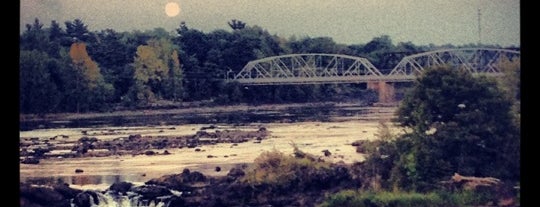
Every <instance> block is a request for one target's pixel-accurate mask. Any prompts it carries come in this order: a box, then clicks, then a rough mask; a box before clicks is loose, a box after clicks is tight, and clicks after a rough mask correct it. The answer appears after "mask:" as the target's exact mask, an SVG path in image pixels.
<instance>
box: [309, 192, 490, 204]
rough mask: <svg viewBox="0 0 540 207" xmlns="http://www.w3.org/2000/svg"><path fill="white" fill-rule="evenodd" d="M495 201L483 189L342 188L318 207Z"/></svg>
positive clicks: (487, 202)
mask: <svg viewBox="0 0 540 207" xmlns="http://www.w3.org/2000/svg"><path fill="white" fill-rule="evenodd" d="M497 202H498V200H497V198H496V197H495V194H494V193H492V192H486V191H474V190H461V191H455V192H451V191H445V190H438V191H433V192H430V193H418V192H403V191H380V192H373V191H357V190H342V191H340V192H337V193H334V194H330V195H328V196H327V197H326V199H325V201H324V202H323V203H322V204H321V205H320V206H321V207H332V206H336V207H337V206H339V207H349V206H350V207H362V206H366V207H367V206H369V207H377V206H381V207H387V206H396V207H404V206H411V207H413V206H414V207H416V206H429V207H431V206H444V207H447V206H485V205H487V204H489V203H491V204H496V203H497Z"/></svg>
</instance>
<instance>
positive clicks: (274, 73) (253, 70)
mask: <svg viewBox="0 0 540 207" xmlns="http://www.w3.org/2000/svg"><path fill="white" fill-rule="evenodd" d="M519 57H520V52H519V51H514V50H508V49H493V48H465V49H443V50H435V51H429V52H424V53H419V54H414V55H410V56H406V57H404V58H403V59H402V60H401V61H400V62H399V63H398V64H397V65H396V66H395V67H394V68H393V69H392V70H391V71H390V72H389V73H388V74H383V73H381V72H380V70H379V69H377V68H376V67H375V66H374V65H373V64H371V62H370V61H369V60H368V59H366V58H363V57H355V56H349V55H340V54H319V53H316V54H289V55H281V56H273V57H267V58H262V59H258V60H254V61H251V62H248V63H247V64H246V66H244V68H243V69H242V70H241V71H240V72H239V73H238V74H236V75H235V76H234V78H231V79H229V77H227V81H237V82H239V83H241V84H244V85H287V84H325V83H365V82H372V81H383V82H408V81H413V80H414V79H415V78H416V76H417V75H419V74H421V73H422V72H423V71H424V70H425V69H426V68H430V67H434V66H443V65H448V66H450V67H452V68H461V69H465V70H467V71H469V72H471V73H473V74H475V75H477V74H484V75H494V76H497V75H502V72H501V70H500V69H499V65H500V62H501V61H503V60H504V59H506V60H515V59H516V58H519Z"/></svg>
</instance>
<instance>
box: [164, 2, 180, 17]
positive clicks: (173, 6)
mask: <svg viewBox="0 0 540 207" xmlns="http://www.w3.org/2000/svg"><path fill="white" fill-rule="evenodd" d="M165 13H166V14H167V16H169V17H174V16H176V15H178V14H179V13H180V6H178V4H177V3H174V2H169V3H167V5H165Z"/></svg>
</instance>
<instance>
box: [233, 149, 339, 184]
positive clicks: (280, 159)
mask: <svg viewBox="0 0 540 207" xmlns="http://www.w3.org/2000/svg"><path fill="white" fill-rule="evenodd" d="M310 158H311V157H310V156H306V157H303V158H295V157H293V156H288V155H285V154H283V153H282V152H280V151H277V150H275V149H274V150H273V151H267V152H263V153H262V154H261V155H259V157H257V158H256V159H255V161H254V163H253V165H252V166H251V167H250V169H248V171H247V172H246V176H244V179H243V181H244V182H247V183H248V184H250V185H261V184H268V185H277V186H285V185H290V184H293V183H298V182H299V181H302V180H304V179H312V178H309V177H303V176H302V174H305V173H306V172H307V173H312V174H315V173H316V171H324V170H330V164H329V163H325V162H322V161H316V160H313V159H310Z"/></svg>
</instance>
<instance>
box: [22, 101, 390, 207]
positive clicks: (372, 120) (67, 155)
mask: <svg viewBox="0 0 540 207" xmlns="http://www.w3.org/2000/svg"><path fill="white" fill-rule="evenodd" d="M286 110H287V111H289V112H292V111H294V110H301V109H294V110H293V109H291V108H287V109H286ZM291 110H292V111H291ZM310 110H312V111H313V109H310ZM355 110H357V108H354V107H352V108H351V106H347V107H346V108H345V112H343V111H342V112H340V113H338V114H342V113H347V114H348V115H349V116H335V115H336V114H334V113H333V112H328V111H327V112H324V113H328V114H334V116H332V115H328V116H327V117H321V113H314V114H312V115H313V116H315V117H318V118H315V119H311V118H306V120H298V119H296V118H295V117H296V116H294V115H290V114H289V115H287V113H281V112H279V113H281V115H280V116H279V117H277V120H273V121H270V122H246V123H206V124H205V123H202V124H200V123H195V124H193V123H192V124H190V123H188V124H183V123H179V124H167V123H165V122H161V123H154V122H153V121H151V123H152V124H148V125H139V124H138V125H136V126H133V125H129V126H110V125H105V126H103V125H99V124H98V125H93V124H89V125H83V126H82V127H73V128H70V127H66V126H62V127H61V128H47V127H45V128H40V127H37V128H32V129H31V130H24V131H21V132H20V161H21V164H20V180H21V182H22V183H21V186H22V187H21V196H22V197H21V203H23V202H24V203H25V204H29V205H23V206H32V205H33V204H40V203H41V204H43V203H47V202H52V200H54V203H56V204H58V206H62V205H63V203H65V202H66V200H69V203H70V205H75V203H77V202H78V203H79V204H77V205H75V206H86V204H91V203H92V202H93V205H94V206H95V205H97V206H181V205H172V204H171V203H176V202H178V203H182V202H183V203H185V204H186V205H187V204H189V205H188V206H209V205H210V204H212V203H214V204H215V203H216V202H217V203H219V202H225V201H226V200H231V199H232V200H231V201H233V200H235V197H238V196H239V195H236V194H235V195H232V194H234V193H233V192H231V190H233V189H234V190H235V191H234V192H243V191H245V192H246V193H248V191H249V192H251V194H253V195H254V193H255V192H254V191H253V190H254V189H252V188H253V186H249V185H247V184H245V183H241V182H236V181H235V180H236V178H238V177H242V176H243V174H244V171H245V170H246V168H247V167H248V166H249V165H250V164H251V163H252V162H253V160H254V159H255V158H256V157H257V156H259V155H260V154H261V153H263V152H268V151H272V150H278V151H281V152H283V153H284V154H287V155H291V154H292V153H293V146H296V147H298V148H299V149H301V150H302V151H305V152H306V153H309V154H312V155H314V156H317V157H318V159H319V160H320V161H322V162H326V163H331V164H332V165H333V166H334V167H332V168H331V170H329V171H324V172H316V174H317V173H319V174H317V175H309V176H310V177H313V179H319V178H320V177H319V178H318V177H317V176H323V177H324V175H325V174H327V176H329V175H332V176H331V177H336V179H338V180H339V181H337V180H336V182H338V183H340V182H344V183H349V184H354V183H357V182H356V181H354V180H353V179H356V178H353V177H354V176H352V174H350V173H349V171H350V170H351V169H350V168H351V166H353V165H351V164H353V163H356V162H359V161H362V160H363V159H364V157H363V154H361V153H357V152H356V147H355V146H352V144H353V143H354V142H355V141H357V140H372V139H374V138H375V133H376V130H377V127H378V125H379V123H378V121H379V120H388V119H389V117H391V113H390V112H391V110H390V109H385V110H383V111H384V112H383V113H379V114H377V113H368V114H364V112H365V111H364V112H362V113H360V115H359V114H358V113H355V112H353V111H355ZM362 110H364V109H362ZM370 110H372V109H370ZM380 110H381V109H378V111H379V112H380ZM248 111H249V109H248ZM278 111H279V110H278ZM231 113H232V112H231ZM257 113H259V114H273V113H274V112H271V111H258V112H257ZM298 113H300V112H298ZM355 114H356V115H355ZM283 115H287V116H286V117H282V116H283ZM167 116H172V115H167ZM272 117H274V118H276V117H275V116H272ZM305 117H310V116H305ZM79 118H81V117H79ZM87 118H89V119H92V117H87ZM94 118H95V117H94ZM126 118H129V117H126ZM322 118H324V120H325V121H317V120H318V119H322ZM27 119H28V117H26V119H25V120H27ZM66 120H70V119H65V118H64V119H61V117H54V118H50V117H49V118H48V119H47V118H45V119H43V120H41V121H40V122H43V121H46V122H47V123H52V122H54V123H56V124H58V123H66ZM27 121H28V120H27ZM34 121H35V120H34ZM71 121H72V120H71ZM143 121H144V120H143ZM340 166H341V167H340ZM186 170H187V171H186ZM334 171H335V172H334ZM312 173H314V172H312ZM334 173H337V174H339V176H337V174H336V175H334ZM186 176H187V177H189V178H185V177H186ZM306 176H307V175H306ZM194 177H197V178H194ZM190 179H195V180H196V181H193V180H190ZM321 179H322V178H321ZM332 179H334V178H332ZM179 180H180V181H179ZM306 182H307V183H306V185H312V184H309V182H317V181H314V180H313V181H306ZM233 183H234V184H233ZM180 184H181V186H183V187H179V186H177V185H180ZM340 185H341V184H337V185H334V184H332V185H331V186H333V187H331V186H327V188H322V189H323V190H322V191H316V192H315V191H313V192H312V193H311V194H312V195H310V196H307V197H306V194H304V193H301V194H302V195H300V194H298V196H299V197H296V199H300V200H313V201H309V202H308V203H311V204H313V203H315V202H316V201H317V199H319V200H320V199H321V198H322V197H324V196H323V194H321V193H324V192H326V191H327V190H329V191H331V189H333V188H334V187H335V188H337V187H339V186H340ZM113 186H114V187H113ZM119 186H123V187H121V189H124V190H123V191H122V190H120V193H118V188H119ZM127 186H129V187H127ZM216 186H220V187H216ZM302 186H303V184H302ZM267 187H268V186H267ZM267 187H262V188H261V189H259V190H263V191H264V192H266V191H268V193H270V192H272V193H271V194H268V196H271V197H275V198H276V199H278V200H280V199H281V200H283V199H285V200H288V201H286V202H285V201H277V200H276V201H275V202H278V203H277V204H279V202H285V203H288V202H292V200H291V199H293V198H295V197H287V196H288V195H283V196H279V195H278V194H274V193H276V192H274V190H275V189H274V190H272V189H266V190H264V189H265V188H267ZM231 188H233V189H231ZM125 189H127V190H125ZM298 190H300V191H301V189H298ZM291 192H292V191H291ZM41 193H43V194H47V195H53V197H54V198H51V197H48V196H43V195H41V197H40V194H41ZM148 193H150V194H148ZM231 193H232V194H231ZM259 193H260V192H259ZM259 193H256V194H259ZM187 195H194V196H193V197H192V198H193V199H192V198H191V197H190V198H188V197H189V196H187ZM209 196H210V197H211V198H210V197H209ZM300 197H302V199H301V198H300ZM315 198H317V199H315ZM51 199H52V200H51ZM224 199H225V200H224ZM247 199H248V200H249V199H251V201H249V202H251V203H252V204H253V205H255V206H257V205H256V204H261V205H263V204H264V203H266V204H268V203H269V202H270V201H265V202H263V201H257V199H256V198H254V197H250V198H247ZM253 199H255V200H253ZM97 201H101V204H99V205H98V204H97V203H96V202H97ZM207 201H208V202H210V201H211V202H210V203H208V202H207ZM235 202H238V200H237V201H235ZM249 202H248V203H249ZM272 202H274V201H272ZM302 202H307V201H302ZM83 203H85V204H84V205H83ZM104 203H109V204H107V205H103V204H104ZM110 203H114V205H112V204H110ZM178 203H177V204H178ZM242 203H244V204H246V202H245V201H242ZM30 204H31V205H30ZM222 204H223V203H222ZM304 204H305V203H304ZM212 205H213V204H212ZM215 205H217V204H215ZM215 205H214V206H215ZM230 205H233V206H234V205H236V204H235V203H228V204H227V206H230ZM37 206H39V205H37ZM42 206H47V205H42ZM210 206H211V205H210ZM303 206H305V205H303ZM307 206H310V205H307Z"/></svg>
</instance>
